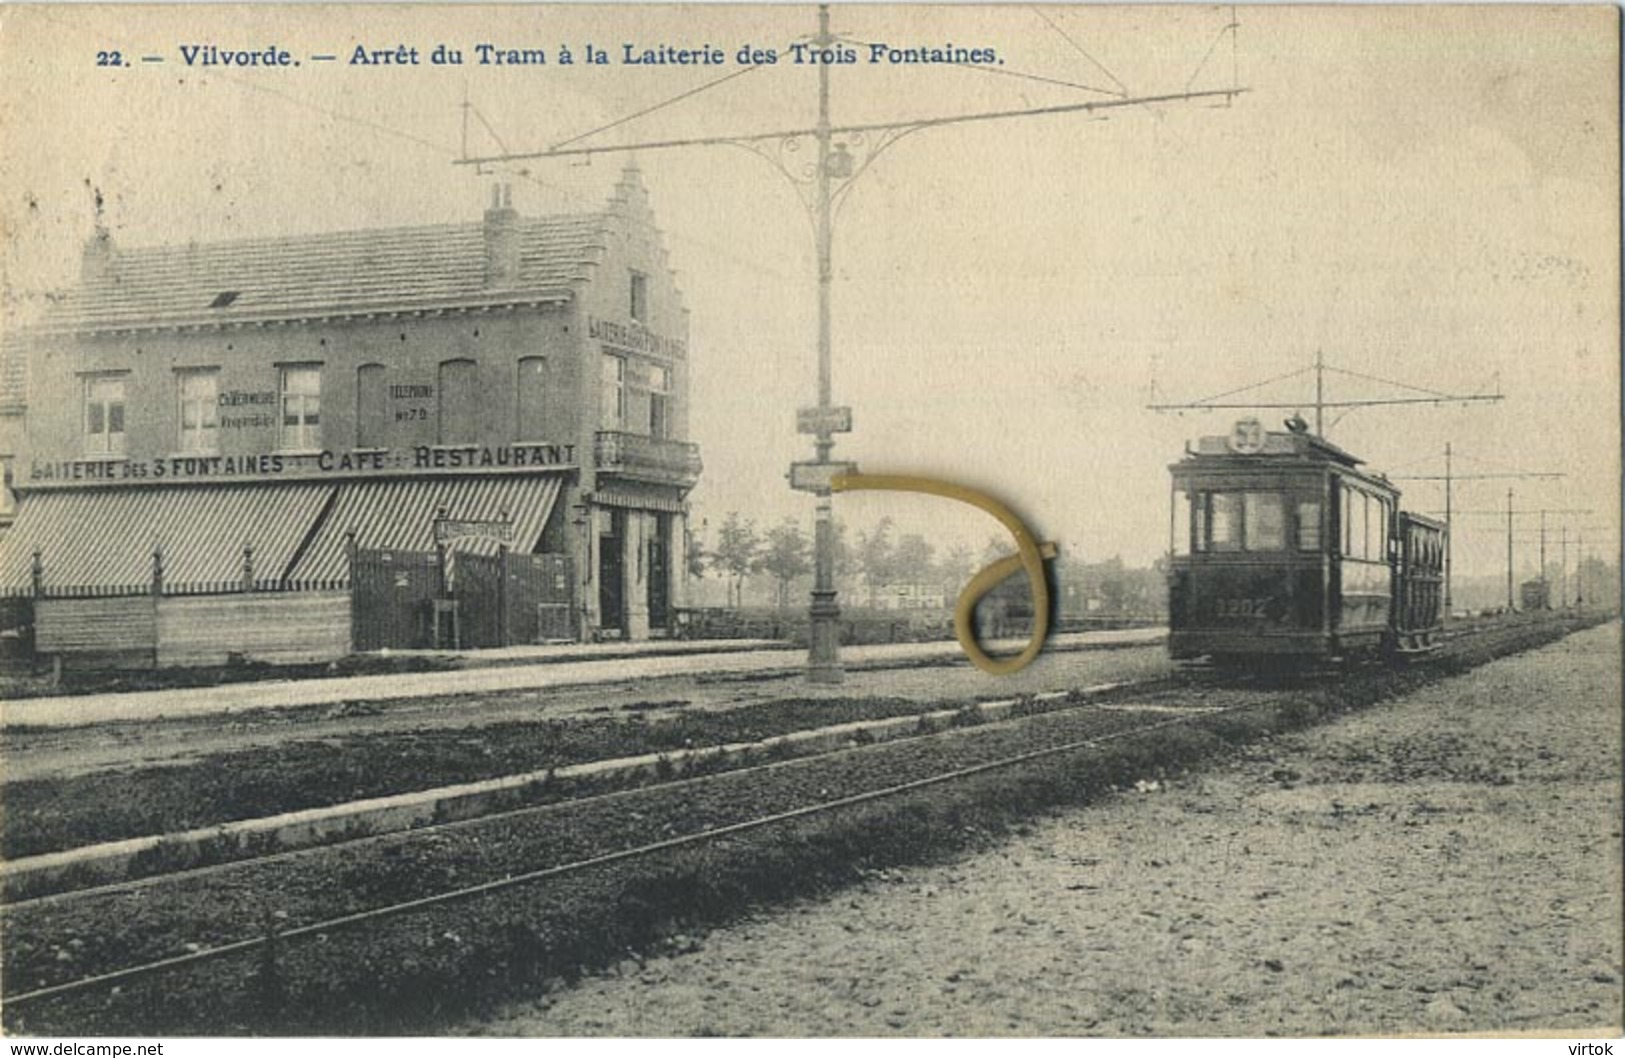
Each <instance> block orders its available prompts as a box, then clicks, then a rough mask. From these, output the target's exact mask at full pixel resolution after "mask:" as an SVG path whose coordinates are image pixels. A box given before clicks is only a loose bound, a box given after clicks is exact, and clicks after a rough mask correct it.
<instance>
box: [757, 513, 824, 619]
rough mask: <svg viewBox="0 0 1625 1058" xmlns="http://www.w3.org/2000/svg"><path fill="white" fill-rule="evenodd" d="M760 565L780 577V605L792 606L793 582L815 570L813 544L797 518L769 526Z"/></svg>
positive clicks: (773, 575)
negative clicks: (798, 523) (797, 522)
mask: <svg viewBox="0 0 1625 1058" xmlns="http://www.w3.org/2000/svg"><path fill="white" fill-rule="evenodd" d="M760 567H761V569H762V570H763V571H765V572H767V573H769V574H771V575H772V577H773V579H774V580H776V581H778V589H779V609H780V610H785V609H788V608H789V606H790V583H791V582H792V581H794V580H795V579H796V578H797V577H804V576H806V575H807V574H808V573H811V572H812V544H811V541H809V540H808V539H807V534H806V533H804V532H802V531H801V526H799V525H797V524H796V522H795V519H793V518H786V519H785V520H784V522H783V523H782V524H779V525H776V526H774V527H773V528H772V529H769V530H768V532H767V547H766V549H765V550H763V552H762V557H761V559H760Z"/></svg>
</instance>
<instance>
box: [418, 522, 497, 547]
mask: <svg viewBox="0 0 1625 1058" xmlns="http://www.w3.org/2000/svg"><path fill="white" fill-rule="evenodd" d="M469 537H479V538H481V539H484V540H512V539H513V522H511V521H506V522H504V521H480V520H476V519H472V518H436V519H435V520H434V542H435V543H437V544H444V543H446V542H447V541H448V540H466V539H468V538H469Z"/></svg>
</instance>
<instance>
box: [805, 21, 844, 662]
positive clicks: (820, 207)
mask: <svg viewBox="0 0 1625 1058" xmlns="http://www.w3.org/2000/svg"><path fill="white" fill-rule="evenodd" d="M815 43H816V45H817V47H818V48H820V49H827V48H828V47H829V46H830V45H831V44H832V43H834V38H832V37H831V36H830V33H829V6H828V5H827V4H820V5H819V7H818V37H817V39H816V41H815ZM816 137H817V140H818V174H817V179H818V186H817V203H816V206H817V212H818V216H817V218H816V226H817V233H816V234H817V240H818V410H819V413H820V415H819V423H818V430H817V433H816V434H815V435H814V436H815V437H816V440H815V441H814V444H813V448H814V451H815V452H816V453H817V455H816V462H817V463H819V464H828V463H829V461H830V459H829V457H830V452H831V451H832V450H833V449H834V447H835V435H834V434H833V433H832V432H831V429H830V420H829V413H830V405H831V396H830V334H829V332H830V308H829V296H830V284H831V279H832V278H833V265H832V264H831V258H832V256H833V249H834V248H833V243H834V231H833V228H834V217H833V215H832V214H833V206H832V202H831V199H830V190H831V188H830V176H831V175H832V174H831V172H830V166H831V164H832V162H831V154H830V122H829V64H828V63H824V62H820V63H819V64H818V127H817V132H816ZM815 495H816V496H817V504H818V506H817V514H816V520H815V521H814V523H813V587H812V601H811V602H810V603H809V604H808V607H807V616H808V622H809V626H810V632H809V634H808V648H807V680H808V682H809V683H840V682H841V680H842V679H843V678H844V676H845V670H844V669H843V668H842V667H841V625H840V619H841V607H840V604H839V603H837V602H836V591H835V523H834V511H833V509H832V506H831V503H830V490H829V486H828V485H827V484H826V485H825V486H824V487H823V488H821V489H819V490H818V491H817V493H816V494H815Z"/></svg>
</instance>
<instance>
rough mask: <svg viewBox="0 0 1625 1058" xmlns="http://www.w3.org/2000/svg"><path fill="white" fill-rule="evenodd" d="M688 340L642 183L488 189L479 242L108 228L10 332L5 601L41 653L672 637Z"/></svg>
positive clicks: (0, 574)
mask: <svg viewBox="0 0 1625 1058" xmlns="http://www.w3.org/2000/svg"><path fill="white" fill-rule="evenodd" d="M687 330H688V317H687V313H686V310H685V309H684V308H683V306H682V303H681V295H680V293H679V292H678V290H677V288H676V285H675V283H674V280H673V276H672V272H671V269H670V267H669V265H668V263H667V259H666V252H665V250H664V248H663V246H662V245H661V240H660V237H659V234H658V231H657V229H656V228H655V226H654V222H653V218H652V216H651V213H650V210H649V206H648V202H647V198H646V194H645V192H644V189H643V186H642V181H641V178H640V176H639V173H638V171H637V169H636V168H635V167H633V166H629V167H627V169H626V170H625V171H624V172H623V173H622V175H621V178H620V181H619V182H618V184H617V185H616V187H615V188H614V190H613V192H612V193H611V195H610V197H609V200H608V202H607V204H606V206H605V208H604V209H602V210H601V211H598V212H594V213H582V214H569V215H555V216H546V217H523V216H521V215H520V214H519V213H518V212H517V211H516V210H515V209H514V208H513V206H512V204H511V198H510V193H509V191H508V190H507V189H506V188H501V187H499V188H495V189H493V193H492V199H491V203H490V206H489V208H487V209H486V211H485V214H484V217H483V218H482V219H481V220H480V221H477V222H473V223H463V224H442V225H433V226H423V227H412V228H397V229H370V230H365V231H350V232H338V233H331V234H323V235H311V236H300V237H290V238H271V239H253V240H241V241H231V242H219V243H209V244H189V245H185V246H163V247H149V248H126V247H121V246H118V245H116V244H115V243H114V241H113V239H112V238H110V237H109V236H108V234H107V233H106V232H105V231H98V232H97V234H96V235H95V236H94V237H93V238H92V240H91V241H90V243H89V244H88V245H87V247H86V248H85V251H84V260H83V267H82V273H81V279H80V283H79V285H78V287H77V288H76V289H74V290H73V291H71V292H69V293H67V294H65V295H64V296H63V297H62V298H61V299H60V300H59V301H58V303H57V304H56V306H55V308H54V309H53V310H52V311H51V312H50V313H49V314H48V315H47V316H46V317H45V318H44V319H42V320H41V321H40V322H39V323H37V324H36V325H34V326H32V327H31V328H29V329H27V330H25V331H22V332H18V333H14V334H13V335H11V336H8V340H7V348H6V349H5V355H6V356H8V357H12V358H18V357H20V358H22V359H23V361H24V363H25V364H26V372H24V373H22V377H23V378H25V379H26V382H25V387H26V401H25V406H26V413H25V418H24V430H23V441H22V443H21V444H20V445H19V446H18V451H17V452H16V455H15V461H14V464H13V467H12V479H13V489H14V492H15V494H16V498H17V505H16V514H15V520H14V522H13V524H12V525H11V526H10V527H9V529H4V530H0V534H3V535H0V596H5V597H8V598H9V599H10V600H12V601H13V602H15V601H16V600H19V599H28V600H31V601H32V606H33V609H34V613H33V614H32V621H33V626H34V627H33V631H34V635H35V639H36V644H35V648H36V649H37V650H38V651H39V652H41V653H50V652H53V651H55V652H59V653H66V654H71V653H72V652H73V651H74V650H75V649H83V650H84V651H86V652H89V651H90V649H91V647H90V644H91V642H92V640H94V639H95V638H96V637H97V636H101V635H111V636H113V638H114V639H115V640H118V641H119V642H120V643H121V649H123V650H125V651H126V652H127V653H133V654H135V655H143V654H145V653H148V652H149V651H148V648H149V647H150V648H151V650H150V654H151V656H152V658H153V659H154V660H156V661H157V662H158V663H160V664H162V663H164V662H165V661H166V658H167V659H194V660H207V659H210V658H212V659H213V660H219V659H220V657H222V656H230V655H239V656H245V657H251V658H263V659H266V660H288V659H292V658H294V657H325V656H331V655H337V654H342V653H345V652H348V651H350V650H365V649H379V648H416V647H445V646H449V645H457V646H462V647H469V646H487V645H501V644H512V643H526V642H543V641H548V640H556V639H598V638H626V639H642V638H648V637H651V636H659V635H662V634H666V633H668V632H670V631H671V630H672V629H673V628H674V626H675V622H676V611H677V609H678V608H679V607H680V606H681V605H682V602H683V598H682V592H683V576H682V573H683V570H684V569H685V567H686V562H685V561H684V555H683V553H682V551H683V547H684V543H685V540H686V538H687V534H686V532H685V528H686V526H685V517H686V497H687V494H688V492H689V490H690V489H692V488H693V486H694V485H695V483H696V481H697V480H698V475H699V472H700V460H699V452H698V449H697V447H696V446H695V445H693V444H691V443H689V442H688V441H687V436H688V400H687V394H688V367H689V359H688V343H687ZM12 374H13V375H16V374H18V373H17V372H12ZM14 611H15V608H13V609H12V610H8V611H7V612H14ZM130 628H134V629H135V631H133V632H132V631H130ZM145 629H150V634H149V633H148V632H147V631H143V630H145ZM187 629H191V631H190V632H188V631H187ZM210 637H213V639H212V640H211V639H210ZM182 640H189V642H182ZM205 640H209V641H211V642H212V643H213V645H212V646H209V647H207V648H200V647H198V646H197V644H198V643H200V642H203V641H205Z"/></svg>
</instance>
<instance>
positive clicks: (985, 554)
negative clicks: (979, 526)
mask: <svg viewBox="0 0 1625 1058" xmlns="http://www.w3.org/2000/svg"><path fill="white" fill-rule="evenodd" d="M1017 553H1019V552H1018V549H1017V547H1016V542H1015V541H1014V540H1012V539H1011V538H1010V537H1008V536H1001V535H999V534H998V533H994V534H993V535H992V536H990V537H988V538H987V543H985V544H983V545H982V563H981V568H984V569H985V568H986V567H988V566H991V565H992V564H993V563H995V562H997V561H998V560H999V559H1001V558H1008V557H1010V556H1011V555H1014V554H1017Z"/></svg>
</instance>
